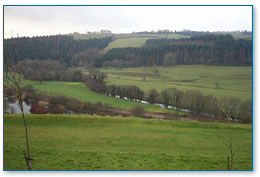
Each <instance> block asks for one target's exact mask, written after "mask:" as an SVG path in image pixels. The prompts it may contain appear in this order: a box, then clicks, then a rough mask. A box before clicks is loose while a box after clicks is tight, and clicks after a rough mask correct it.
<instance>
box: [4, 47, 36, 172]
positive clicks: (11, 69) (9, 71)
mask: <svg viewBox="0 0 260 177" xmlns="http://www.w3.org/2000/svg"><path fill="white" fill-rule="evenodd" d="M14 49H15V47H14ZM22 73H23V67H22V66H21V65H18V64H17V62H11V60H10V58H9V57H6V56H4V80H5V82H6V84H7V85H8V87H10V88H11V89H13V90H14V91H15V92H14V94H15V96H16V98H17V99H18V106H19V108H20V110H21V114H22V119H23V123H24V128H25V137H26V151H25V150H24V151H23V153H24V158H25V161H26V164H27V167H28V170H32V166H31V160H32V159H31V156H30V148H29V136H28V128H27V123H26V119H25V115H24V109H23V101H24V95H23V89H22V79H23V74H22Z"/></svg>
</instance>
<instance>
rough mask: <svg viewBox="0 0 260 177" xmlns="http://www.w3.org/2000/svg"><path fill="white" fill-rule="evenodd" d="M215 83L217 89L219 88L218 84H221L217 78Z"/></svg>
mask: <svg viewBox="0 0 260 177" xmlns="http://www.w3.org/2000/svg"><path fill="white" fill-rule="evenodd" d="M215 84H216V88H217V89H219V88H220V85H221V83H220V81H219V80H217V81H216V83H215Z"/></svg>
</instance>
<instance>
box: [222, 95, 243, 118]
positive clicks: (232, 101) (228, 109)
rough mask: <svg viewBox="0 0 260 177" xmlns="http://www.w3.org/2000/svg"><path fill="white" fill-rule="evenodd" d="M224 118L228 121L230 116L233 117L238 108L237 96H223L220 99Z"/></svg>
mask: <svg viewBox="0 0 260 177" xmlns="http://www.w3.org/2000/svg"><path fill="white" fill-rule="evenodd" d="M220 102H221V104H222V109H223V113H224V116H225V119H226V120H228V121H229V118H230V117H235V116H236V114H237V110H238V108H239V104H240V101H239V99H237V98H223V99H222V100H221V101H220Z"/></svg>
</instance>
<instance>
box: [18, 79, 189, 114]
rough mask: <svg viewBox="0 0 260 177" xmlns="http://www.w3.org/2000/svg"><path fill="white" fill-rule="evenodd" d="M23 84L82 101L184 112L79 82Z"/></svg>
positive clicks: (126, 107) (29, 82)
mask: <svg viewBox="0 0 260 177" xmlns="http://www.w3.org/2000/svg"><path fill="white" fill-rule="evenodd" d="M23 84H24V85H31V86H33V87H34V88H35V89H37V90H38V91H39V92H41V93H43V94H47V95H64V96H67V97H70V98H75V99H77V100H80V101H83V102H90V103H98V102H101V103H103V104H107V105H109V106H112V107H117V108H124V109H132V108H134V107H136V106H142V107H143V108H144V110H145V111H151V112H163V113H175V114H180V115H182V114H185V113H184V112H180V111H175V110H170V109H164V108H160V107H158V106H155V105H151V104H142V103H138V102H134V101H128V100H123V99H118V98H114V97H110V96H106V95H102V94H99V93H95V92H93V91H91V90H89V89H88V88H87V87H85V85H84V84H83V83H80V82H64V81H45V82H42V84H40V83H39V82H37V81H29V80H24V82H23Z"/></svg>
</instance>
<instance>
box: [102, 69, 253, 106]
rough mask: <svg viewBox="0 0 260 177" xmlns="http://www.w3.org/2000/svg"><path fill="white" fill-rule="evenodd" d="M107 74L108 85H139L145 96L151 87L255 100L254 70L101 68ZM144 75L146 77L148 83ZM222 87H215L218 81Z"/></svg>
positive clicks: (160, 89)
mask: <svg viewBox="0 0 260 177" xmlns="http://www.w3.org/2000/svg"><path fill="white" fill-rule="evenodd" d="M101 71H102V72H105V73H107V74H108V78H107V79H106V82H107V84H109V85H111V84H115V85H136V86H138V87H139V88H141V89H143V90H144V91H145V92H146V93H148V91H149V90H150V89H152V88H154V89H156V90H157V91H162V90H164V89H166V88H177V89H179V90H182V91H187V90H199V91H201V93H202V94H204V95H213V96H216V97H218V98H222V97H237V98H238V99H240V100H241V101H245V100H247V99H250V98H252V67H250V66H206V65H177V66H173V67H161V66H158V67H135V68H121V69H119V68H102V69H101ZM143 75H146V78H145V81H144V80H143ZM217 81H218V82H219V84H220V87H219V88H216V82H217Z"/></svg>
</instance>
